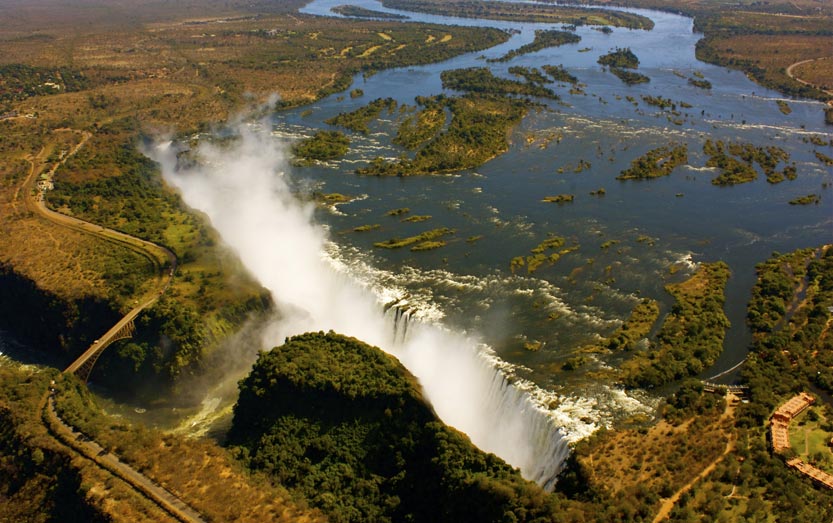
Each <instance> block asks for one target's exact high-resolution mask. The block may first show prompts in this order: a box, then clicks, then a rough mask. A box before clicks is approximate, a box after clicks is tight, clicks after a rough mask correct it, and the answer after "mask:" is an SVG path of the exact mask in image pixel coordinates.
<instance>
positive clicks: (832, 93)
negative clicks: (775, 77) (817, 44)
mask: <svg viewBox="0 0 833 523" xmlns="http://www.w3.org/2000/svg"><path fill="white" fill-rule="evenodd" d="M817 60H833V57H831V56H822V57H821V58H810V59H809V60H802V61H800V62H796V63H794V64H792V65H791V66H789V67H787V71H786V72H787V76H789V77H790V78H792V79H793V80H795V81H796V82H798V83H800V84H804V85H809V86H810V87H814V88H816V89H818V90H819V91H822V92H825V93H827V94H829V95H830V96H833V91H829V90H827V89H822V88H821V87H820V86H818V85H816V84H813V83H810V82H807V81H805V80H802V79H801V78H799V77H797V76H795V74H793V69H795V68H796V67H798V66H799V65H804V64H809V63H810V62H815V61H817ZM827 104H828V105H830V106H832V107H833V100H831V101H829V102H827Z"/></svg>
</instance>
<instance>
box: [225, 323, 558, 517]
mask: <svg viewBox="0 0 833 523" xmlns="http://www.w3.org/2000/svg"><path fill="white" fill-rule="evenodd" d="M228 438H229V439H228V442H229V444H230V445H232V446H236V447H238V448H240V451H241V454H242V455H243V456H245V457H246V459H247V462H248V465H249V466H250V467H251V468H252V469H257V470H262V471H265V472H267V473H269V474H270V475H271V476H272V477H273V478H274V479H275V480H277V481H279V482H280V483H281V484H283V485H284V486H285V487H288V488H290V489H291V490H294V491H295V492H296V493H297V494H301V495H303V496H305V497H306V498H307V499H308V500H309V501H310V503H311V504H313V505H314V506H316V507H319V508H321V509H322V510H324V511H325V512H326V513H327V514H328V516H329V518H330V519H331V520H332V521H344V522H347V521H426V522H429V521H430V522H443V521H448V522H459V521H478V522H480V521H553V520H555V519H558V518H557V517H556V503H557V502H556V499H555V498H554V497H552V496H549V495H547V494H546V493H545V492H544V491H543V490H541V489H540V488H539V487H538V486H537V485H535V484H533V483H531V482H528V481H526V480H524V479H523V478H521V476H520V474H519V473H518V472H517V471H516V470H514V469H513V468H512V467H510V466H509V465H507V464H506V463H505V462H503V461H502V460H501V459H500V458H498V457H497V456H495V455H493V454H486V453H484V452H482V451H480V450H478V449H477V448H476V447H474V446H473V445H472V444H471V442H470V441H469V440H468V438H467V437H466V436H465V435H464V434H461V433H460V432H457V431H455V430H454V429H451V428H449V427H447V426H445V425H444V424H443V423H442V422H441V421H439V420H438V419H437V417H436V415H435V414H434V412H433V410H432V409H431V407H430V406H429V405H428V403H427V402H426V401H425V399H424V398H423V397H422V393H421V390H420V388H419V384H418V383H417V381H416V379H415V378H414V377H413V376H412V375H411V374H410V373H409V372H408V371H407V370H406V369H405V368H404V367H403V366H402V365H401V364H400V363H399V362H398V361H397V360H396V359H395V358H393V357H391V356H388V355H387V354H385V353H384V352H382V351H381V350H380V349H377V348H375V347H371V346H369V345H367V344H365V343H362V342H361V341H358V340H356V339H354V338H348V337H344V336H341V335H338V334H334V333H332V332H331V333H328V334H324V333H309V334H304V335H300V336H295V337H293V338H289V339H287V341H286V343H285V344H284V345H283V346H281V347H278V348H275V349H273V350H272V351H270V352H267V353H261V355H260V357H259V358H258V361H257V363H256V364H255V365H254V368H253V369H252V372H251V374H250V375H249V376H248V377H247V378H245V379H244V380H242V381H241V382H240V398H239V400H238V402H237V405H236V406H235V409H234V421H233V425H232V428H231V430H230V432H229V437H228Z"/></svg>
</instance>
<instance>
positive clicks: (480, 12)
mask: <svg viewBox="0 0 833 523" xmlns="http://www.w3.org/2000/svg"><path fill="white" fill-rule="evenodd" d="M382 5H384V6H385V7H388V8H392V9H401V10H403V11H416V12H419V13H428V14H434V15H446V16H459V17H462V18H486V19H489V20H506V21H510V22H538V23H552V24H555V23H558V24H569V25H575V26H579V25H598V26H607V25H611V26H614V27H627V28H630V29H653V27H654V22H653V21H652V20H651V19H650V18H647V17H645V16H641V15H637V14H633V13H624V12H620V11H611V10H607V9H582V8H580V7H561V6H554V5H542V4H526V3H513V2H496V1H490V0H485V1H470V0H462V1H445V0H382Z"/></svg>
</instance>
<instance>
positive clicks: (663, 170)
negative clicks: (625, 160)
mask: <svg viewBox="0 0 833 523" xmlns="http://www.w3.org/2000/svg"><path fill="white" fill-rule="evenodd" d="M686 163H688V146H687V145H685V144H682V145H673V144H672V145H668V146H664V147H657V148H656V149H651V150H650V151H648V152H647V153H645V154H644V155H642V156H640V157H639V158H637V159H635V160H634V161H632V162H631V166H630V167H629V168H627V169H625V170H624V171H622V174H620V175H619V176H617V177H616V179H617V180H644V179H650V178H659V177H661V176H668V175H669V174H671V172H672V171H673V170H674V168H675V167H677V166H680V165H685V164H686Z"/></svg>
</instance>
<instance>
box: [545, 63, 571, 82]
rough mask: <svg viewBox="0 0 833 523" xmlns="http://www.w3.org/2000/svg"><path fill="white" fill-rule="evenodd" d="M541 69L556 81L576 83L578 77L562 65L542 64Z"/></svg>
mask: <svg viewBox="0 0 833 523" xmlns="http://www.w3.org/2000/svg"><path fill="white" fill-rule="evenodd" d="M541 70H542V71H544V72H545V73H547V74H548V75H550V76H551V77H552V79H553V80H555V81H556V82H564V83H570V84H577V83H578V78H576V77H575V76H573V75H572V74H570V72H569V71H567V69H565V68H564V66H563V65H561V64H559V65H542V66H541Z"/></svg>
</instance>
